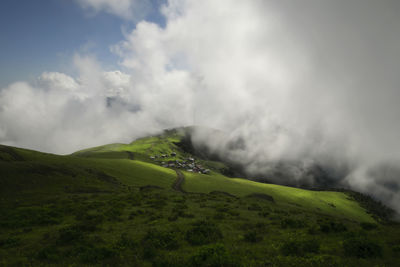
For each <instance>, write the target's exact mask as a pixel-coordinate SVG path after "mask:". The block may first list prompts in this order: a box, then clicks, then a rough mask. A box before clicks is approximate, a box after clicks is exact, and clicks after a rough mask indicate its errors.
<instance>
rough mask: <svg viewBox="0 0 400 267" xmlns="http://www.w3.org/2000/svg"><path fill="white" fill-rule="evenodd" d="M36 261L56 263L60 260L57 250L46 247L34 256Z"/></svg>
mask: <svg viewBox="0 0 400 267" xmlns="http://www.w3.org/2000/svg"><path fill="white" fill-rule="evenodd" d="M36 258H37V259H38V260H42V261H43V260H46V261H52V262H56V261H58V260H59V259H60V254H59V252H58V250H57V249H56V248H55V247H53V246H48V247H44V248H42V249H40V250H39V251H38V253H37V254H36Z"/></svg>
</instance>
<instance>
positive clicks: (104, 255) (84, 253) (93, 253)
mask: <svg viewBox="0 0 400 267" xmlns="http://www.w3.org/2000/svg"><path fill="white" fill-rule="evenodd" d="M115 255H116V253H115V251H114V250H112V249H110V248H107V247H94V246H85V247H81V248H80V253H79V259H80V260H81V262H83V263H89V264H95V263H99V262H102V261H104V260H106V259H108V258H112V257H114V256H115Z"/></svg>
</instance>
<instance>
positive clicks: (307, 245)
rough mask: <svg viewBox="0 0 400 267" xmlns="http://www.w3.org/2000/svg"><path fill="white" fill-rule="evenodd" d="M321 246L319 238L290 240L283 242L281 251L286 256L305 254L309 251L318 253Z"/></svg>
mask: <svg viewBox="0 0 400 267" xmlns="http://www.w3.org/2000/svg"><path fill="white" fill-rule="evenodd" d="M319 248H320V244H319V242H318V241H317V240H313V239H311V240H289V241H286V242H285V243H283V244H282V246H281V253H282V254H283V255H284V256H304V255H306V254H308V253H318V252H319Z"/></svg>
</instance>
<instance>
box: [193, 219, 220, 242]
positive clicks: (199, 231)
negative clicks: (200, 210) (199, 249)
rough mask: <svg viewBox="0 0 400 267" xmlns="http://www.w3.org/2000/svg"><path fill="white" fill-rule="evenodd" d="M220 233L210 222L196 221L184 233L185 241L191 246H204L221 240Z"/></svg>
mask: <svg viewBox="0 0 400 267" xmlns="http://www.w3.org/2000/svg"><path fill="white" fill-rule="evenodd" d="M222 237H223V236H222V232H221V230H220V229H219V228H218V226H217V225H216V224H215V223H213V222H210V221H198V222H196V223H194V224H193V227H192V228H191V229H190V230H188V231H187V232H186V240H187V241H188V242H189V243H190V244H192V245H205V244H209V243H213V242H216V241H218V240H219V239H221V238H222Z"/></svg>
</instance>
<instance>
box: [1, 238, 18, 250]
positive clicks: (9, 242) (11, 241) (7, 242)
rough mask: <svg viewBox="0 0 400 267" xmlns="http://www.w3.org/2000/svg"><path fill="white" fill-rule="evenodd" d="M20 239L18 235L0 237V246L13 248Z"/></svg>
mask: <svg viewBox="0 0 400 267" xmlns="http://www.w3.org/2000/svg"><path fill="white" fill-rule="evenodd" d="M20 243H21V240H20V239H19V238H18V237H8V238H5V239H0V248H13V247H17V246H19V245H20Z"/></svg>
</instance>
